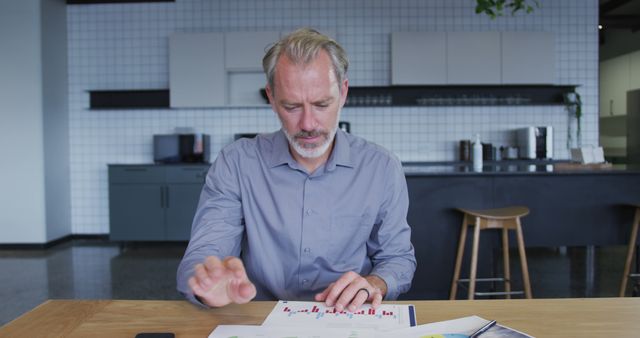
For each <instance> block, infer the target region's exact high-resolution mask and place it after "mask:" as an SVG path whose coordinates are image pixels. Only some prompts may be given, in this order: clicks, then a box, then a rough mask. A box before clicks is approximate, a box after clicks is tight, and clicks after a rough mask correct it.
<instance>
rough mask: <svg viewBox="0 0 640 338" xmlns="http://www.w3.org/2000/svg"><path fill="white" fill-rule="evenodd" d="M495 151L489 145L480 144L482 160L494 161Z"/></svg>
mask: <svg viewBox="0 0 640 338" xmlns="http://www.w3.org/2000/svg"><path fill="white" fill-rule="evenodd" d="M495 151H496V149H495V148H494V147H493V145H492V144H491V143H483V144H482V160H484V161H494V160H495V159H496V154H495Z"/></svg>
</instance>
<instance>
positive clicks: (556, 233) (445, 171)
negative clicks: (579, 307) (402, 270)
mask: <svg viewBox="0 0 640 338" xmlns="http://www.w3.org/2000/svg"><path fill="white" fill-rule="evenodd" d="M470 165H471V164H470V163H460V162H440V163H437V162H436V163H429V162H427V163H404V168H405V173H406V178H407V188H408V191H409V201H410V202H409V213H408V217H407V220H408V223H409V225H410V226H411V240H412V242H413V245H414V248H415V252H416V259H417V260H418V267H417V270H416V275H415V277H414V280H413V285H412V288H411V290H410V291H409V293H408V294H407V296H406V297H408V298H415V299H418V298H421V299H447V297H448V294H449V287H450V283H451V277H452V275H453V267H454V264H455V255H456V248H457V245H458V237H459V235H460V224H461V222H462V214H461V213H460V212H459V211H457V210H456V209H457V208H469V209H484V208H499V207H505V206H513V205H522V206H526V207H528V208H529V209H530V210H531V213H530V214H529V215H527V216H526V217H524V218H523V219H522V227H523V233H524V242H525V245H526V246H527V247H556V246H589V245H626V243H628V238H629V233H630V231H631V230H630V229H631V228H630V227H631V222H632V220H633V212H634V208H631V207H629V205H630V204H637V203H640V169H639V168H638V167H637V166H626V167H625V166H609V167H606V166H605V167H602V166H575V165H572V164H571V163H569V162H566V161H565V162H562V161H546V162H545V161H538V162H537V163H536V161H533V162H528V161H517V160H516V161H501V162H488V163H486V165H485V168H484V171H483V172H481V173H475V172H473V171H472V170H470V168H469V167H470ZM482 236H483V239H482V245H481V247H480V260H479V261H478V264H479V270H478V271H482V274H483V277H488V276H491V271H492V270H493V268H494V265H493V258H494V252H495V250H498V249H500V241H499V236H498V235H497V234H493V236H492V235H490V234H486V235H485V234H483V235H482ZM512 244H513V242H512ZM622 264H623V262H620V266H622ZM514 266H517V263H514ZM463 271H464V273H465V274H466V273H468V265H465V268H464V270H463ZM531 274H532V275H531V279H532V280H535V279H536V278H537V277H536V275H535V271H531ZM533 294H534V297H535V289H534V290H533Z"/></svg>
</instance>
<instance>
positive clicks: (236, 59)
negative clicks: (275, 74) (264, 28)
mask: <svg viewBox="0 0 640 338" xmlns="http://www.w3.org/2000/svg"><path fill="white" fill-rule="evenodd" d="M279 37H280V33H279V32H230V33H225V34H224V55H225V68H226V69H227V71H249V72H262V57H263V56H264V54H265V52H266V51H267V49H268V48H269V47H270V46H271V45H272V44H273V43H274V42H276V41H278V39H279Z"/></svg>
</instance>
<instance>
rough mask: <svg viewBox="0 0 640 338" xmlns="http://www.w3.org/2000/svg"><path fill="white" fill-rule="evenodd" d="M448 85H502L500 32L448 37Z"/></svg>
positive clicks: (450, 35)
mask: <svg viewBox="0 0 640 338" xmlns="http://www.w3.org/2000/svg"><path fill="white" fill-rule="evenodd" d="M447 58H448V59H447V60H448V62H447V83H448V84H499V83H500V82H501V78H502V77H501V75H500V72H501V70H500V69H501V66H500V33H499V32H448V33H447Z"/></svg>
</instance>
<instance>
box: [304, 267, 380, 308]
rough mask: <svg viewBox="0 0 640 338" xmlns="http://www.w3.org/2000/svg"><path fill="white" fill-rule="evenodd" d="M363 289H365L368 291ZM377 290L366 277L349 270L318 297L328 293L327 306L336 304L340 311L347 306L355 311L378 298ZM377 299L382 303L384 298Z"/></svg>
mask: <svg viewBox="0 0 640 338" xmlns="http://www.w3.org/2000/svg"><path fill="white" fill-rule="evenodd" d="M361 289H365V290H366V292H365V291H364V290H361ZM376 290H377V289H376V288H375V287H373V286H372V285H371V284H369V281H367V279H365V278H364V277H362V276H360V275H359V274H357V273H355V272H347V273H345V274H344V275H342V276H341V277H340V278H339V279H338V280H337V281H336V282H335V283H334V284H333V285H330V286H329V288H327V290H325V291H323V292H322V293H321V294H320V297H316V299H318V298H322V297H321V296H323V295H324V294H325V293H326V299H325V303H326V305H327V306H335V308H336V310H338V311H342V310H344V309H345V308H346V309H348V310H349V311H355V310H357V309H358V308H359V307H360V306H362V304H364V303H365V302H367V301H368V300H376V299H377V298H376V297H375V295H376V294H379V292H376ZM377 301H378V302H379V303H381V302H382V299H381V298H380V299H378V300H377Z"/></svg>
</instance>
